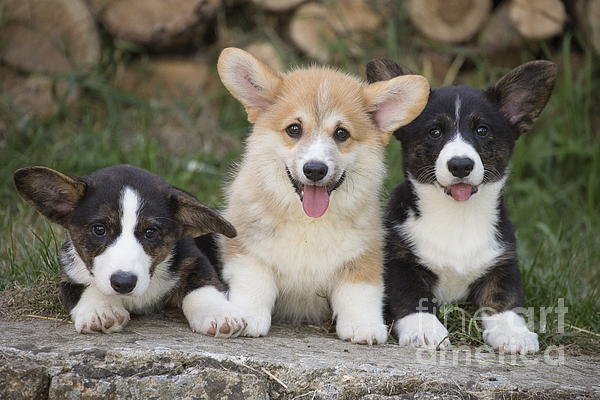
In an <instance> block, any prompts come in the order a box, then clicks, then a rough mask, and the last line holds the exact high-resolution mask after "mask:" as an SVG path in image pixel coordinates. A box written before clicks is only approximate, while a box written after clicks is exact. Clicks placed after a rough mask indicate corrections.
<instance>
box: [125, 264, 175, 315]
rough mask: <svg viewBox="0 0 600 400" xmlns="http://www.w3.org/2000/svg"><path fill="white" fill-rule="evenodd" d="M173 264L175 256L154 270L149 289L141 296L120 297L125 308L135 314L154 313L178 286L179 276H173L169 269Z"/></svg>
mask: <svg viewBox="0 0 600 400" xmlns="http://www.w3.org/2000/svg"><path fill="white" fill-rule="evenodd" d="M172 262H173V256H172V255H169V256H167V258H166V259H165V260H164V261H163V262H161V263H160V264H158V265H157V266H156V268H154V273H153V274H152V277H151V278H150V284H149V285H148V289H147V290H146V291H145V292H144V293H142V294H141V295H139V296H119V297H121V299H122V301H123V304H124V306H125V308H127V309H128V310H129V311H133V312H135V313H145V312H149V311H152V310H153V309H154V308H156V307H157V306H159V305H160V304H161V302H162V300H163V299H164V298H165V296H166V295H167V294H168V293H169V292H170V291H171V290H173V289H174V288H175V286H177V283H178V282H179V276H178V275H177V274H172V273H171V272H170V271H169V267H170V265H171V263H172Z"/></svg>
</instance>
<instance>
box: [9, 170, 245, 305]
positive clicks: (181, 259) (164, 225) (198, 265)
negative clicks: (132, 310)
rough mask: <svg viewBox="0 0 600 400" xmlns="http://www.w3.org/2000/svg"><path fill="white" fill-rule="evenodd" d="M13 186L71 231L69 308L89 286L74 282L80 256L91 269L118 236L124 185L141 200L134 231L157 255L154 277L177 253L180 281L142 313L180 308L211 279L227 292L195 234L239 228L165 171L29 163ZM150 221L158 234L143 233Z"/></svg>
mask: <svg viewBox="0 0 600 400" xmlns="http://www.w3.org/2000/svg"><path fill="white" fill-rule="evenodd" d="M15 184H16V186H17V189H18V191H19V193H20V194H21V195H22V196H23V198H25V199H26V200H27V201H28V202H30V203H31V204H32V205H33V206H34V207H35V208H36V209H37V210H38V211H40V213H42V214H43V215H45V216H46V217H48V218H49V219H51V220H52V221H54V222H57V223H59V224H61V225H62V226H63V227H65V228H66V229H67V231H68V234H69V235H68V239H67V241H66V242H65V244H64V245H63V246H62V248H61V257H60V260H61V266H62V267H63V272H64V273H63V280H62V282H61V283H60V284H59V289H60V297H61V300H62V302H63V304H64V306H65V308H66V309H67V310H69V311H71V310H72V309H73V308H74V307H75V306H76V305H77V303H78V302H79V300H80V298H81V296H82V294H83V292H84V291H85V289H86V288H87V286H86V285H84V284H81V283H78V282H75V281H73V279H72V277H71V276H70V274H69V273H70V272H72V271H70V268H72V266H73V265H74V263H75V261H76V258H75V257H76V256H75V255H74V254H75V253H76V254H77V256H78V257H79V258H81V260H82V261H83V263H84V264H85V266H86V267H87V269H88V270H89V272H90V273H91V272H92V266H93V260H94V258H95V257H96V256H97V255H99V254H101V253H102V252H103V251H104V250H105V249H106V248H107V247H108V246H110V245H111V244H112V243H113V242H114V241H115V240H116V239H117V238H118V237H119V235H120V233H121V226H120V212H121V211H120V210H119V202H120V197H121V192H122V190H123V188H124V187H125V186H128V187H131V188H133V189H135V191H136V192H137V193H138V194H139V196H140V198H141V199H143V205H142V207H141V208H140V209H139V210H138V220H137V225H136V228H135V235H136V238H137V240H138V241H139V242H140V243H141V244H142V246H143V248H144V252H145V253H146V254H147V255H149V256H150V257H151V259H152V260H153V265H152V269H151V270H150V275H151V276H152V274H153V273H154V268H155V267H156V266H157V265H158V264H159V263H161V262H163V261H164V260H165V259H166V258H167V257H168V256H169V255H171V256H172V262H171V263H170V266H169V272H170V273H171V278H172V279H173V281H174V282H177V284H176V286H175V287H174V289H173V290H172V291H171V292H170V293H167V294H166V296H165V298H162V299H155V301H150V302H149V303H148V309H147V310H138V311H141V312H149V311H153V310H155V309H156V308H161V307H162V306H165V305H173V306H176V307H181V302H182V300H183V298H184V297H185V295H186V294H188V293H189V292H191V291H192V290H194V289H197V288H200V287H202V286H205V285H212V286H214V287H216V288H217V289H219V290H221V291H222V290H224V286H223V284H222V283H221V281H220V279H219V278H218V275H217V273H216V272H215V270H214V268H213V266H212V264H211V262H210V261H209V259H208V258H207V257H206V256H205V255H204V254H203V253H202V252H201V251H200V250H199V249H198V247H197V246H196V245H195V243H194V240H193V239H192V237H191V236H197V235H202V234H204V233H207V232H220V233H222V234H225V235H227V236H229V237H233V236H235V234H236V232H235V229H234V228H233V226H231V224H229V223H228V222H227V221H225V220H224V219H223V218H222V217H221V216H220V215H219V214H218V213H217V212H215V211H213V210H211V209H209V208H208V207H205V206H203V205H202V204H200V203H199V202H198V201H197V200H196V199H195V198H194V197H193V196H192V195H190V194H189V193H187V192H184V191H182V190H180V189H178V188H175V187H173V186H171V185H169V184H168V183H166V182H165V181H164V180H163V179H162V178H160V177H159V176H157V175H154V174H152V173H150V172H148V171H146V170H143V169H140V168H136V167H132V166H128V165H119V166H113V167H109V168H105V169H101V170H99V171H96V172H94V173H93V174H91V175H89V176H87V177H81V178H79V177H72V176H68V175H64V174H61V173H59V172H57V171H53V170H51V169H49V168H45V167H27V168H22V169H20V170H18V171H17V172H16V173H15ZM99 223H101V224H102V225H103V226H104V227H105V228H106V234H105V235H104V236H102V237H98V236H95V235H94V234H93V232H92V228H93V226H94V225H95V224H99ZM149 227H151V228H153V229H156V230H157V231H158V234H157V235H158V236H156V237H155V238H153V239H147V238H145V237H144V233H145V232H146V229H148V228H149Z"/></svg>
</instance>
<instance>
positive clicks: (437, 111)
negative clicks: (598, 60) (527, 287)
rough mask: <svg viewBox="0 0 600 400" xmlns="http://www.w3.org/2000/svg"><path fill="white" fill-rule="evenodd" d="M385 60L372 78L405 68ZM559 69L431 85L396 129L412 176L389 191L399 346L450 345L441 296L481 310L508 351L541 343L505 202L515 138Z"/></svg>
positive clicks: (389, 294)
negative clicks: (487, 83)
mask: <svg viewBox="0 0 600 400" xmlns="http://www.w3.org/2000/svg"><path fill="white" fill-rule="evenodd" d="M407 72H408V71H407V69H406V68H404V67H403V66H401V65H399V64H397V63H395V62H393V61H390V60H384V59H377V60H373V61H371V62H370V63H369V64H368V65H367V76H368V79H369V81H370V82H374V81H380V80H388V79H390V78H393V77H394V76H398V75H403V74H405V73H407ZM556 74H557V67H556V65H555V64H554V63H551V62H548V61H533V62H529V63H526V64H523V65H521V66H519V67H517V68H515V69H513V70H512V71H510V72H509V73H508V74H507V75H505V76H504V77H502V78H501V79H499V80H498V81H497V82H496V83H494V84H493V85H492V86H491V87H489V88H488V89H486V90H479V89H474V88H471V87H467V86H448V87H442V88H440V89H436V90H432V92H431V94H430V96H429V101H428V103H427V106H426V107H425V109H424V111H423V112H422V113H421V115H420V116H419V117H417V118H416V119H415V120H414V121H413V122H412V123H410V124H408V125H407V126H405V127H403V128H401V129H399V130H397V131H396V132H395V136H396V138H397V139H399V140H400V142H401V143H402V155H403V167H404V174H405V177H406V180H405V181H404V182H402V183H401V184H400V185H398V186H397V187H396V188H395V189H394V190H393V193H392V194H391V198H390V200H389V204H388V207H387V212H386V216H385V223H386V228H387V231H388V232H387V235H388V236H387V243H386V263H385V284H386V300H387V316H388V318H390V319H392V320H394V321H395V323H394V326H393V332H394V334H395V335H396V336H397V338H398V341H399V343H400V344H401V345H412V346H418V347H436V346H438V345H439V346H441V347H445V346H447V345H448V344H449V343H450V342H449V340H448V338H447V336H448V331H447V329H446V327H445V326H444V325H443V324H442V323H441V322H440V321H439V320H438V319H437V317H436V316H435V314H434V313H435V311H434V310H435V307H436V305H437V304H439V303H444V302H453V301H461V300H466V301H468V302H470V303H472V304H473V305H474V306H475V307H477V308H478V309H479V313H480V314H479V315H481V322H482V325H483V337H484V340H485V342H486V343H487V344H488V345H490V346H491V347H492V348H494V349H496V350H499V351H504V352H508V353H521V354H525V353H533V352H537V351H538V350H539V344H538V338H537V335H536V334H535V333H533V332H531V331H530V330H529V329H528V327H527V326H526V323H525V320H524V319H523V317H522V316H520V315H519V314H517V313H516V312H515V311H514V310H515V309H516V308H517V307H520V306H522V305H523V291H522V288H521V280H520V275H519V268H518V264H517V254H516V240H515V233H514V229H513V226H512V224H511V222H510V220H509V217H508V213H507V210H506V207H505V205H504V202H503V199H502V189H503V187H504V184H505V182H506V179H507V177H508V171H509V161H510V158H511V155H512V152H513V147H514V145H515V141H516V140H517V139H518V138H519V136H520V135H521V134H523V133H525V132H527V131H529V130H530V129H531V127H532V125H533V123H534V121H535V119H536V118H537V117H538V115H539V114H540V113H541V111H542V109H543V108H544V106H545V105H546V102H547V101H548V99H549V97H550V94H551V93H552V89H553V87H554V83H555V80H556Z"/></svg>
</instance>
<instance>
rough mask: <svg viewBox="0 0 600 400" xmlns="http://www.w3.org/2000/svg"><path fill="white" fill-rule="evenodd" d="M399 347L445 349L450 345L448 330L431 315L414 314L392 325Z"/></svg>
mask: <svg viewBox="0 0 600 400" xmlns="http://www.w3.org/2000/svg"><path fill="white" fill-rule="evenodd" d="M394 332H395V334H396V336H397V337H398V344H399V345H400V346H414V347H424V348H429V349H436V348H440V349H443V348H446V347H448V346H449V345H450V340H449V339H448V330H447V329H446V327H445V326H444V325H442V323H441V322H440V321H439V320H438V319H437V317H436V316H435V315H433V314H429V313H414V314H410V315H407V316H406V317H403V318H401V319H400V320H399V321H396V323H395V324H394Z"/></svg>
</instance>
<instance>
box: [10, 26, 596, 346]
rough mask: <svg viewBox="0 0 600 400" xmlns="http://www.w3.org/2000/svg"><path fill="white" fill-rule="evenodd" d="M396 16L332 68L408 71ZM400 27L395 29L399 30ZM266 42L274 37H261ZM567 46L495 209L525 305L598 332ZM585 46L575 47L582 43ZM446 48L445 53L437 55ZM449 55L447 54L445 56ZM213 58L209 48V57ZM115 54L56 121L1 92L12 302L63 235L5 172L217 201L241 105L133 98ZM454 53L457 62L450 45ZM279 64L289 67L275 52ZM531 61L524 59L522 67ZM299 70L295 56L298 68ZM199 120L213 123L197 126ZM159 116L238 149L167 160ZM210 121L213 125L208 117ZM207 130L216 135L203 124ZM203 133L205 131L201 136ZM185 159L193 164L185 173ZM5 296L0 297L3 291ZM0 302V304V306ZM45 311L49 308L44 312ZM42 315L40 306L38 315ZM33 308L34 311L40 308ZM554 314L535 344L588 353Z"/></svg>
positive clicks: (589, 158)
mask: <svg viewBox="0 0 600 400" xmlns="http://www.w3.org/2000/svg"><path fill="white" fill-rule="evenodd" d="M402 18H403V17H402V16H401V15H400V16H396V19H394V20H395V21H396V22H395V23H393V24H391V23H390V24H389V26H388V35H387V37H386V38H385V39H384V40H382V41H381V42H380V43H377V45H376V46H373V47H372V48H369V50H366V51H365V53H364V54H362V55H359V56H356V55H351V54H349V53H348V50H347V49H348V47H349V46H347V43H344V42H343V40H341V41H340V43H333V44H332V48H334V49H335V50H336V51H337V52H339V54H338V55H339V57H336V60H337V64H338V65H339V66H340V67H342V68H344V69H346V70H348V71H351V72H354V73H359V74H362V70H363V66H364V63H365V62H366V61H367V60H368V59H369V58H370V57H372V56H381V55H384V54H390V55H398V56H402V57H401V58H402V60H403V61H404V62H405V63H406V64H408V65H411V66H413V67H414V66H418V62H417V60H416V58H415V57H416V54H417V53H418V52H419V50H420V48H421V47H426V46H428V45H430V44H423V43H418V44H416V45H414V46H412V47H406V46H407V44H406V43H405V42H403V40H404V38H405V37H406V36H407V35H408V33H409V32H407V27H406V24H404V23H402V21H403V19H402ZM398 21H399V22H398ZM266 35H267V37H270V38H271V39H273V40H275V41H277V40H279V39H278V38H273V37H272V35H273V32H271V31H269V32H267V33H266ZM572 43H577V42H576V40H575V39H572V38H570V37H568V36H567V37H566V39H565V40H564V41H563V43H562V44H561V47H560V48H559V49H558V52H556V51H552V50H549V49H550V47H549V45H548V46H546V45H545V46H544V47H543V51H545V52H546V53H545V56H546V57H548V58H553V59H555V60H556V61H558V62H559V63H560V64H561V72H560V76H559V81H558V83H557V87H556V90H555V92H554V95H553V96H552V99H551V101H550V103H549V104H548V106H547V108H546V110H545V111H544V113H543V115H542V117H541V118H540V120H539V121H538V123H537V125H536V128H535V129H534V130H533V131H532V132H529V133H527V134H526V135H524V136H523V137H522V138H521V139H520V140H519V142H518V144H517V148H516V152H515V155H514V158H513V161H512V174H511V178H510V180H509V183H508V186H507V189H506V201H507V203H508V207H509V210H510V214H511V217H512V220H513V222H514V224H515V226H516V228H517V236H518V240H519V257H520V266H521V272H522V276H523V284H524V288H525V292H526V296H527V299H528V300H527V305H528V306H533V307H551V306H557V305H558V301H559V299H564V302H565V305H566V306H567V307H569V312H568V314H567V316H566V321H567V323H569V324H570V325H572V326H576V327H578V328H582V329H586V330H590V331H593V332H596V333H598V332H600V312H599V309H600V308H599V306H600V302H599V300H598V298H599V295H600V293H599V290H600V289H599V288H600V265H599V264H600V183H599V182H598V178H599V177H600V136H599V135H598V134H597V133H596V132H594V129H593V127H596V129H598V128H600V122H599V121H600V118H599V116H598V115H597V113H598V112H599V111H600V110H599V109H598V107H597V105H598V101H599V96H598V94H597V93H599V92H600V90H599V89H600V73H599V72H600V71H599V68H598V59H597V58H596V57H595V56H593V55H592V54H591V53H589V52H587V51H585V50H584V54H583V57H584V62H583V66H581V67H578V68H576V69H575V68H574V66H572V65H571V63H570V57H569V53H570V46H571V45H572ZM584 49H585V47H584ZM447 50H448V49H447ZM448 51H453V50H452V49H450V50H448ZM215 53H216V52H215ZM114 54H121V53H119V52H118V51H115V52H114V53H113V58H111V56H110V55H109V56H108V57H107V59H106V60H104V61H103V66H102V68H100V69H99V70H98V71H93V72H91V73H87V74H73V75H71V76H67V77H60V79H66V80H70V81H72V82H74V83H77V84H78V85H80V86H81V87H83V89H84V90H83V96H82V97H83V100H82V102H81V103H80V105H78V106H75V107H72V108H69V107H63V108H62V111H61V113H59V115H57V116H55V117H53V118H51V119H49V120H45V121H39V120H35V119H31V118H29V117H27V116H25V115H20V114H18V113H17V112H15V111H14V109H13V107H12V106H11V105H10V99H6V98H4V97H2V96H1V94H0V101H1V103H0V120H1V121H3V125H2V127H1V128H0V160H2V167H1V168H0V179H1V181H2V182H3V183H4V184H3V185H2V186H1V187H0V204H2V205H3V206H2V208H1V209H0V291H2V290H5V291H6V292H5V293H10V294H11V296H12V295H14V293H18V292H14V289H15V288H17V289H18V288H21V287H31V286H35V285H39V284H40V282H46V283H47V282H54V281H55V280H56V279H57V277H58V276H59V274H60V272H59V266H58V260H57V249H58V247H59V246H60V243H61V241H62V240H63V238H64V232H63V231H62V229H61V228H60V227H58V226H55V225H54V226H50V225H49V224H48V223H47V222H46V221H45V220H44V219H43V218H41V217H40V216H39V215H37V214H36V213H35V212H34V211H33V210H32V208H31V207H30V206H28V205H27V204H25V203H24V202H23V201H22V200H21V199H20V198H19V197H18V195H17V194H16V192H15V190H14V188H13V185H12V174H13V172H14V170H16V169H17V168H19V167H23V166H28V165H45V166H48V167H51V168H54V169H57V170H60V171H63V172H67V173H70V174H74V175H86V174H89V173H91V172H92V171H94V170H96V169H98V168H102V167H106V166H109V165H113V164H118V163H129V164H133V165H136V166H139V167H143V168H147V169H149V170H151V171H153V172H155V173H158V174H160V175H162V176H163V177H164V178H165V179H166V180H168V181H169V182H171V183H173V184H174V185H177V186H179V187H182V188H185V189H186V190H188V191H190V192H192V193H194V194H196V195H197V196H198V197H199V198H200V199H201V200H202V201H204V202H205V203H207V204H209V205H211V206H221V205H222V193H221V190H220V188H221V184H222V182H223V181H224V180H226V179H227V174H228V171H229V170H230V167H231V165H232V163H233V162H234V161H235V160H236V159H238V158H239V154H240V151H241V148H242V139H243V137H244V135H245V134H246V132H247V131H248V129H249V126H248V124H247V122H246V119H245V115H244V114H243V112H242V109H241V107H240V106H239V105H238V104H237V103H236V102H235V101H234V100H232V99H231V97H230V96H229V95H228V94H227V93H226V92H225V91H224V90H223V89H221V90H219V91H217V92H216V93H213V94H211V95H210V96H208V97H206V98H203V99H200V100H198V99H190V101H187V102H179V103H173V104H169V103H164V102H156V101H153V100H150V101H148V100H145V99H140V98H136V97H134V96H132V95H130V94H128V93H123V92H121V91H119V90H117V89H115V88H114V87H112V86H111V85H110V84H109V83H108V82H109V79H110V73H111V71H113V70H114V62H115V58H114ZM456 54H462V50H461V49H456ZM461 57H466V60H467V61H468V62H470V63H471V64H473V65H476V66H477V67H476V68H475V69H474V70H473V71H472V73H471V74H470V75H469V76H468V77H467V78H465V79H466V80H467V81H469V82H470V83H471V84H472V85H474V86H478V87H485V86H486V85H487V84H488V83H489V82H491V81H492V80H493V79H495V78H497V77H498V76H499V75H500V74H502V73H504V72H506V70H504V69H500V68H494V67H491V66H487V64H486V62H485V61H484V60H481V59H479V58H478V57H477V56H476V55H466V56H465V55H461ZM284 59H286V60H288V61H296V60H299V59H298V58H297V57H296V56H295V55H294V54H286V55H285V57H284ZM527 59H531V55H528V54H523V61H526V60H527ZM299 61H300V62H302V61H303V60H301V59H300V60H299ZM207 115H208V116H210V117H212V118H213V120H212V124H211V123H207V124H203V123H202V122H203V121H205V118H207ZM161 117H168V118H173V119H175V120H177V121H178V123H180V124H181V125H183V126H185V127H187V129H188V130H189V131H191V132H194V133H195V134H198V135H201V136H203V137H208V136H207V135H211V134H213V135H214V134H221V135H228V136H231V137H232V138H233V140H232V142H233V143H237V145H235V146H233V147H232V148H225V149H220V150H219V151H218V152H211V153H210V154H206V153H194V152H189V153H186V154H184V155H174V154H170V153H168V152H167V151H165V149H164V148H163V146H161V144H160V143H159V141H158V139H156V137H155V136H154V135H152V134H150V133H149V132H150V131H151V129H152V127H153V126H154V125H155V124H156V122H157V120H158V119H159V118H161ZM214 119H216V120H217V121H216V123H215V121H214ZM215 124H216V126H218V129H217V131H216V132H213V131H212V128H211V127H212V126H215ZM204 126H206V127H208V128H204ZM387 160H388V166H389V174H388V179H387V181H386V193H389V190H390V189H391V188H392V187H393V186H394V185H395V184H397V183H398V182H400V181H401V180H402V171H401V158H400V151H399V144H398V143H397V142H396V141H394V140H392V143H390V145H389V147H388V158H387ZM190 161H195V162H196V163H197V165H201V166H202V168H200V169H195V170H190V169H189V168H188V164H189V162H190ZM8 290H11V291H10V292H8ZM0 304H1V302H0ZM50 308H51V307H50ZM44 309H48V307H45V308H44ZM42 312H43V311H42ZM445 312H446V314H447V315H448V316H449V323H450V325H451V326H455V327H459V326H461V325H462V323H463V322H465V321H466V322H467V325H469V323H470V322H471V321H470V318H471V317H470V315H469V314H464V313H463V312H462V311H461V312H456V311H451V310H448V309H447V310H446V311H445ZM556 323H557V321H556V317H555V316H554V317H553V316H550V317H549V322H548V324H549V325H548V328H547V330H546V331H547V332H546V333H541V334H540V339H541V342H542V344H543V345H545V346H547V345H556V344H570V345H573V344H575V345H577V346H579V347H581V348H592V349H595V350H594V351H596V352H597V351H599V341H598V339H597V338H596V337H595V336H594V335H589V334H585V333H581V332H579V331H577V330H574V328H567V329H566V332H565V333H556ZM453 339H455V340H458V341H464V342H466V343H469V344H474V345H476V344H480V343H481V336H480V334H479V332H477V331H475V330H471V331H468V330H467V331H466V332H457V331H454V333H453Z"/></svg>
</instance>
